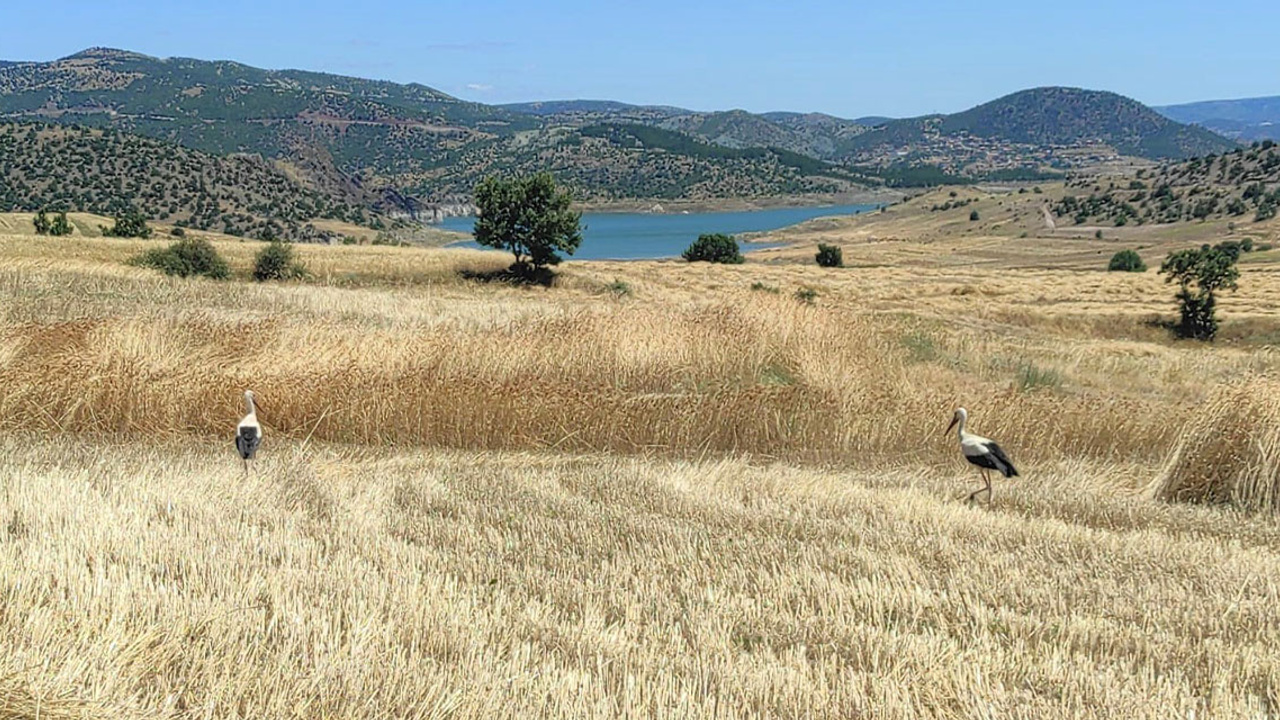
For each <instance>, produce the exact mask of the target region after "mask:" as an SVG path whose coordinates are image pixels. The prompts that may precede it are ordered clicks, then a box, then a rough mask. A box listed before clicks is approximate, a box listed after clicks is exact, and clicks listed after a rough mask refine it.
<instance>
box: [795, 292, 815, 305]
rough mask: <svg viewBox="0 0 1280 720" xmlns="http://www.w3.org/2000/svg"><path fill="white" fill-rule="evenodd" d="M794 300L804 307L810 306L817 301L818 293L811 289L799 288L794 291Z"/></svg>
mask: <svg viewBox="0 0 1280 720" xmlns="http://www.w3.org/2000/svg"><path fill="white" fill-rule="evenodd" d="M796 299H797V300H799V301H800V302H802V303H804V304H805V305H812V304H813V303H814V301H815V300H817V299H818V291H817V290H814V289H813V288H800V289H799V290H797V291H796Z"/></svg>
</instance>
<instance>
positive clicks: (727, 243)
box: [682, 233, 743, 265]
mask: <svg viewBox="0 0 1280 720" xmlns="http://www.w3.org/2000/svg"><path fill="white" fill-rule="evenodd" d="M682 257H684V259H685V260H688V261H689V262H698V261H702V262H713V263H725V264H728V265H737V264H740V263H742V262H743V257H742V253H740V252H738V241H737V240H735V239H734V238H733V236H732V235H725V234H724V233H707V234H703V235H699V236H698V239H697V240H694V241H693V244H692V245H690V246H689V248H688V249H687V250H685V251H684V254H683V255H682Z"/></svg>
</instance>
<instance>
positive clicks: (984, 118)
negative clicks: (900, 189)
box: [841, 87, 1235, 175]
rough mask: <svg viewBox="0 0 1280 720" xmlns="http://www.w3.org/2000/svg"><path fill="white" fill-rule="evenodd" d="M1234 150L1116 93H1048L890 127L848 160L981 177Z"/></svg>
mask: <svg viewBox="0 0 1280 720" xmlns="http://www.w3.org/2000/svg"><path fill="white" fill-rule="evenodd" d="M1234 147H1235V144H1234V143H1233V142H1231V141H1230V140H1228V139H1226V138H1224V137H1222V136H1219V135H1216V134H1214V133H1212V132H1209V131H1208V130H1205V129H1203V128H1198V127H1193V126H1188V125H1182V124H1180V123H1177V122H1174V121H1172V120H1169V119H1168V118H1166V117H1164V116H1162V115H1160V114H1159V113H1157V112H1155V111H1154V110H1152V109H1150V108H1148V107H1146V106H1144V105H1142V104H1141V103H1139V102H1137V101H1135V100H1131V99H1129V98H1126V97H1124V96H1121V95H1117V94H1115V93H1110V92H1100V91H1095V90H1080V89H1076V88H1062V87H1046V88H1035V89H1032V90H1024V91H1021V92H1017V93H1013V94H1012V95H1007V96H1005V97H1002V98H999V99H997V100H993V101H991V102H988V103H985V104H982V105H979V106H977V107H974V108H971V109H969V110H966V111H964V112H960V113H955V114H953V115H930V116H927V117H920V118H909V119H903V120H893V121H890V122H887V123H885V124H884V125H881V126H880V127H877V128H875V129H874V130H871V131H870V132H866V133H863V134H860V135H858V136H856V137H854V138H852V139H851V140H850V141H849V142H848V143H847V144H846V146H845V154H844V156H843V157H842V158H841V159H843V160H845V161H848V162H855V163H869V164H877V165H883V164H888V163H898V162H904V161H905V162H909V163H914V164H936V165H938V166H940V167H943V168H945V169H947V170H950V171H953V172H958V173H964V174H968V175H981V174H982V173H989V172H992V171H999V170H1013V169H1017V168H1018V167H1024V168H1028V169H1030V168H1035V167H1044V166H1048V167H1067V166H1070V165H1073V164H1087V163H1091V162H1096V161H1098V160H1102V159H1105V158H1106V157H1108V156H1116V155H1126V156H1134V157H1140V158H1153V159H1160V158H1177V159H1181V158H1187V157H1191V156H1194V155H1201V154H1206V153H1211V152H1223V151H1227V150H1231V149H1233V148H1234Z"/></svg>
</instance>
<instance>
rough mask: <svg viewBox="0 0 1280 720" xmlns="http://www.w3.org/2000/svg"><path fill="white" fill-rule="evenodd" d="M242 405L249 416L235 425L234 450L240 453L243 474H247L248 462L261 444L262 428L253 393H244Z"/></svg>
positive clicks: (247, 391) (246, 391)
mask: <svg viewBox="0 0 1280 720" xmlns="http://www.w3.org/2000/svg"><path fill="white" fill-rule="evenodd" d="M244 404H245V407H247V408H248V411H249V414H248V415H245V416H244V419H243V420H241V421H240V424H239V425H236V450H237V451H239V452H240V459H241V460H242V461H243V462H244V472H245V474H246V475H248V474H249V461H250V460H252V459H253V456H254V455H255V454H256V453H257V452H258V446H259V445H261V444H262V426H261V425H259V424H258V408H257V406H255V405H254V403H253V391H252V390H245V391H244Z"/></svg>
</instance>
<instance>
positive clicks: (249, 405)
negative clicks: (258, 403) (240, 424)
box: [244, 395, 258, 420]
mask: <svg viewBox="0 0 1280 720" xmlns="http://www.w3.org/2000/svg"><path fill="white" fill-rule="evenodd" d="M244 406H245V409H246V412H247V413H248V415H247V416H248V417H251V418H253V419H254V420H257V419H258V408H256V407H254V406H253V397H252V396H250V395H245V396H244Z"/></svg>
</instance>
